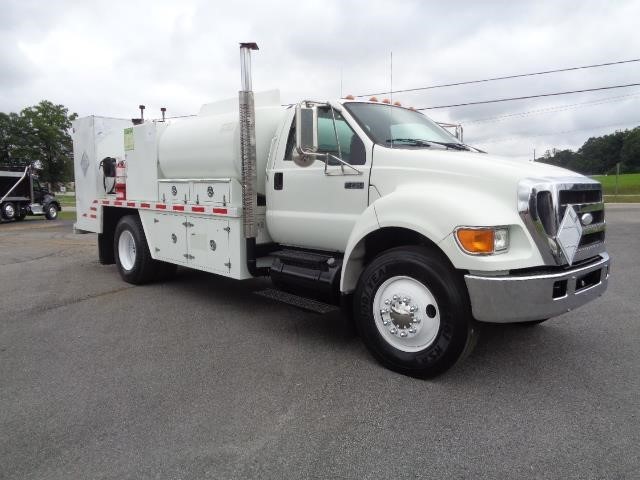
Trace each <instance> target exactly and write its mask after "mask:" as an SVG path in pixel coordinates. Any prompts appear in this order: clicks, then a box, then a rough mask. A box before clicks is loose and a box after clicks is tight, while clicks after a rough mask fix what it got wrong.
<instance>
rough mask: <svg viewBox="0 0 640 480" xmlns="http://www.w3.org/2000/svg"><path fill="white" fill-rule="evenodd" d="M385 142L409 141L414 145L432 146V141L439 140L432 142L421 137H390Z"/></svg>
mask: <svg viewBox="0 0 640 480" xmlns="http://www.w3.org/2000/svg"><path fill="white" fill-rule="evenodd" d="M385 142H387V143H395V142H397V143H409V144H411V145H414V146H416V147H430V146H431V143H437V142H431V141H430V140H429V141H427V140H421V139H420V138H388V139H387V140H385Z"/></svg>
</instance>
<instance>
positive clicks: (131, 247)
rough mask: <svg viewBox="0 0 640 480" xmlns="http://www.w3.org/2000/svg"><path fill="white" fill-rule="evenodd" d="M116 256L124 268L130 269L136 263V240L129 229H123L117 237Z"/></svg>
mask: <svg viewBox="0 0 640 480" xmlns="http://www.w3.org/2000/svg"><path fill="white" fill-rule="evenodd" d="M118 257H119V258H120V265H122V268H124V269H125V270H131V269H132V268H133V265H134V264H135V263H136V241H135V239H134V238H133V235H132V234H131V232H130V231H129V230H124V231H123V232H122V233H121V234H120V238H119V239H118Z"/></svg>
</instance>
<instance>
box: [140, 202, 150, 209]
mask: <svg viewBox="0 0 640 480" xmlns="http://www.w3.org/2000/svg"><path fill="white" fill-rule="evenodd" d="M150 207H151V204H149V203H141V204H140V208H150Z"/></svg>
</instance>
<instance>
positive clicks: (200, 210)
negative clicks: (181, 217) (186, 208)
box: [191, 207, 204, 213]
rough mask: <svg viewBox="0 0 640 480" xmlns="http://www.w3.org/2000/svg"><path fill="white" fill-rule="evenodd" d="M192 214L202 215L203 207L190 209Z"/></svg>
mask: <svg viewBox="0 0 640 480" xmlns="http://www.w3.org/2000/svg"><path fill="white" fill-rule="evenodd" d="M191 211H192V212H199V213H204V207H191Z"/></svg>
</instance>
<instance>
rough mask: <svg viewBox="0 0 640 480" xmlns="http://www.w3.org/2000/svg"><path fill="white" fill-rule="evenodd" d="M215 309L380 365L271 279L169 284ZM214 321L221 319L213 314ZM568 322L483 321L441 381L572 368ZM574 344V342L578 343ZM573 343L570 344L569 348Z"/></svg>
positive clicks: (183, 275)
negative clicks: (276, 295) (271, 292)
mask: <svg viewBox="0 0 640 480" xmlns="http://www.w3.org/2000/svg"><path fill="white" fill-rule="evenodd" d="M169 286H170V288H171V289H174V290H176V291H179V292H180V295H181V296H182V295H185V296H188V297H191V298H194V299H195V298H197V299H198V302H199V303H200V302H205V305H207V308H210V309H211V310H215V309H218V308H220V307H221V306H222V307H223V308H228V309H229V310H241V311H246V312H247V315H246V318H243V322H245V323H244V325H245V327H248V328H251V329H254V330H255V331H265V330H270V329H277V330H278V335H281V334H284V335H292V336H295V339H296V341H297V342H303V343H308V344H318V343H319V342H320V343H325V344H327V345H330V348H331V349H332V351H333V352H334V353H337V354H339V355H345V356H347V357H352V358H353V357H354V356H356V357H361V358H360V359H359V361H364V362H365V363H371V364H376V362H375V360H374V359H373V358H372V357H371V356H370V355H368V353H367V352H366V350H365V349H364V347H362V345H361V342H360V340H359V339H358V338H357V335H356V334H355V332H354V331H353V330H352V329H348V328H345V324H346V320H345V318H344V317H343V316H342V313H341V312H340V310H338V309H336V310H334V311H331V312H328V313H315V312H312V311H309V310H306V309H303V308H300V307H296V306H293V305H290V304H287V303H281V302H278V301H275V300H272V299H269V298H265V297H264V296H261V295H259V294H258V293H259V292H261V291H264V290H266V289H272V288H273V285H272V283H271V282H270V281H269V279H267V278H264V279H260V278H258V279H251V280H245V281H237V280H233V279H229V278H226V277H220V276H216V275H211V274H207V273H204V272H199V271H196V270H187V269H180V270H179V273H178V277H177V278H176V279H175V280H174V281H171V282H170V283H169V284H167V287H169ZM212 321H215V320H214V319H213V318H212ZM559 322H562V320H558V321H556V320H553V319H552V320H549V321H548V322H546V323H543V324H541V325H537V326H522V325H506V324H505V325H501V324H487V323H478V324H477V328H478V334H479V335H478V340H477V344H476V347H475V349H474V350H473V351H472V352H471V354H470V355H469V356H468V357H467V358H466V359H464V361H463V362H460V363H459V364H458V365H456V366H455V367H454V368H453V369H452V370H451V371H449V372H448V373H446V374H445V375H443V376H440V377H438V378H437V379H434V380H433V381H436V382H438V383H441V382H445V383H448V382H454V383H457V382H459V381H460V382H462V381H464V382H467V381H470V380H471V378H472V377H473V378H474V379H475V380H474V381H477V380H478V379H479V378H480V379H481V378H487V377H491V376H493V375H494V374H496V373H497V372H504V373H503V375H505V376H506V377H509V378H514V377H521V380H519V381H525V380H524V379H526V378H535V377H536V376H538V375H543V374H544V372H546V371H548V370H549V368H556V369H570V368H571V367H570V366H569V365H570V364H571V363H572V362H571V358H572V357H571V353H570V350H573V349H574V348H580V347H579V346H576V345H575V342H577V341H578V340H576V339H575V338H573V336H572V335H570V334H569V332H567V331H565V330H564V329H563V328H562V323H559ZM572 344H573V345H572ZM568 347H569V348H568Z"/></svg>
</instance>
